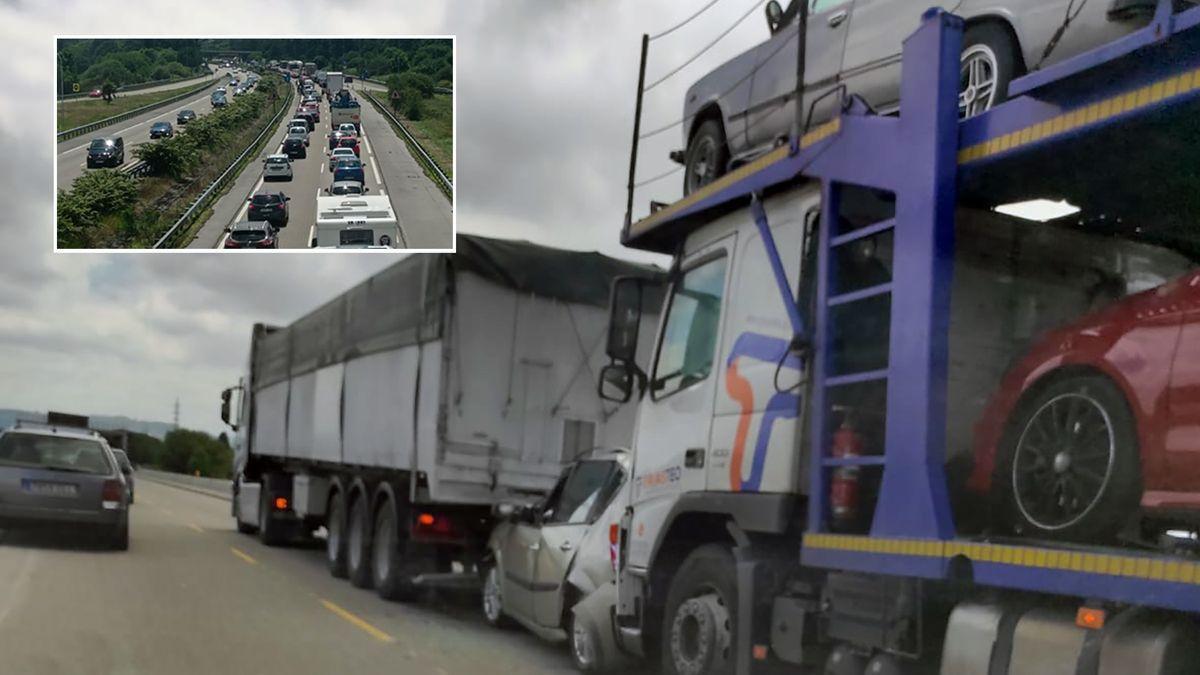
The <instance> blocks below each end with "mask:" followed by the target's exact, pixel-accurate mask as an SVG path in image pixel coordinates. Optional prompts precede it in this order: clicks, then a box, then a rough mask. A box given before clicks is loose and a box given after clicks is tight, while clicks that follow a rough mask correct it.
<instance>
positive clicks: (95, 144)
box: [92, 138, 110, 150]
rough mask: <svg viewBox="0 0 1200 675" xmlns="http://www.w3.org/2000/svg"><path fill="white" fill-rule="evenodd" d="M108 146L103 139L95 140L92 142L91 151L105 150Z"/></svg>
mask: <svg viewBox="0 0 1200 675" xmlns="http://www.w3.org/2000/svg"><path fill="white" fill-rule="evenodd" d="M109 145H110V144H109V142H108V141H106V140H104V139H103V138H97V139H96V140H94V141H92V149H93V150H95V149H101V148H106V147H108V146H109Z"/></svg>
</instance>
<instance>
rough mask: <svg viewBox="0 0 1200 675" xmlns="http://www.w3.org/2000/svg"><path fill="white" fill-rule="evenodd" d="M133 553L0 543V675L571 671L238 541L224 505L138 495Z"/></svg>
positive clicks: (18, 538)
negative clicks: (22, 674) (31, 674)
mask: <svg viewBox="0 0 1200 675" xmlns="http://www.w3.org/2000/svg"><path fill="white" fill-rule="evenodd" d="M131 508H132V512H131V528H130V538H131V541H130V548H129V550H128V551H126V552H111V551H101V550H95V549H92V548H89V547H87V546H85V545H83V544H81V543H78V542H75V541H72V540H71V539H65V538H51V537H48V536H47V535H45V534H27V533H18V532H7V533H3V535H2V536H0V579H3V582H0V655H3V657H2V659H0V664H2V665H0V671H3V672H5V673H33V674H36V675H53V674H57V673H83V672H87V673H121V674H134V673H205V674H207V673H322V674H325V673H362V674H368V673H385V672H386V673H429V674H431V675H447V674H452V673H468V674H470V675H486V674H488V673H503V674H505V675H512V674H514V673H569V672H574V671H573V669H572V668H571V663H570V658H569V657H568V655H567V653H566V651H565V649H566V648H565V647H564V646H563V645H551V644H547V643H544V642H542V641H540V640H538V639H537V638H535V637H533V636H532V635H529V634H527V633H525V632H523V631H520V630H497V629H493V628H491V627H489V626H488V625H487V624H485V623H484V622H483V619H482V618H481V616H480V611H479V609H478V608H477V604H476V601H475V599H473V598H469V597H461V596H460V597H443V596H440V595H439V596H432V597H430V598H426V599H425V600H424V601H422V602H418V603H413V604H399V603H390V602H386V601H384V600H380V599H379V598H378V597H377V596H376V595H375V594H374V593H373V592H372V591H365V590H360V589H357V588H354V587H353V586H351V585H350V584H349V583H347V582H346V581H344V580H339V579H335V578H333V577H331V576H330V575H329V573H328V572H327V571H326V570H325V564H324V552H323V550H322V549H320V548H314V547H308V548H267V547H265V546H263V545H261V544H260V543H259V542H258V540H257V539H256V538H254V537H250V536H247V535H241V534H238V533H237V532H236V531H235V530H234V529H233V519H232V518H231V517H230V515H229V502H228V501H226V500H223V499H218V498H215V497H210V496H207V495H203V494H197V493H195V492H191V491H187V490H182V489H178V488H174V487H168V486H165V485H162V484H159V483H154V482H151V481H149V480H139V481H138V483H137V503H135V504H134V505H133V506H132V507H131Z"/></svg>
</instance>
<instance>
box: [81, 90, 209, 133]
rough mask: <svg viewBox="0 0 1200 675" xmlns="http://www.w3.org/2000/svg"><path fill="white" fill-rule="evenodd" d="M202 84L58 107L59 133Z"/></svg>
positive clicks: (88, 100) (96, 99) (162, 99)
mask: <svg viewBox="0 0 1200 675" xmlns="http://www.w3.org/2000/svg"><path fill="white" fill-rule="evenodd" d="M199 86H200V84H199V83H196V82H193V83H192V84H190V85H186V86H183V87H179V88H176V89H168V90H166V91H156V92H151V93H148V94H126V95H124V96H119V97H117V98H115V99H113V100H112V101H105V100H103V99H99V98H89V99H87V100H86V101H76V102H74V103H70V104H59V106H58V131H59V132H60V133H61V132H63V131H66V130H67V129H74V128H75V127H81V126H83V125H85V124H91V123H92V122H99V121H100V120H102V119H105V118H108V117H113V116H115V115H120V114H121V113H126V112H129V111H130V110H134V109H137V108H141V107H143V106H148V105H151V104H153V103H158V102H159V101H164V100H166V99H168V98H171V97H172V96H179V95H180V94H182V93H184V92H187V91H191V90H192V89H195V88H197V87H199ZM167 121H168V122H170V123H172V124H174V123H175V120H174V119H173V118H172V119H169V120H167Z"/></svg>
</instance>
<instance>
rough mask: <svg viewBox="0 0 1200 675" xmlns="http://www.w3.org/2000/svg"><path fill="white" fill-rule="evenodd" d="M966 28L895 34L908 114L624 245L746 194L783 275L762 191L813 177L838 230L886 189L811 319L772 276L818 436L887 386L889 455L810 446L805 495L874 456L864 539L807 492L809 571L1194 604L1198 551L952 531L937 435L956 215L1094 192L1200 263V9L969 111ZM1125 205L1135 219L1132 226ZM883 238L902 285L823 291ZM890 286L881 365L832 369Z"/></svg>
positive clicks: (825, 273) (763, 169) (673, 243)
mask: <svg viewBox="0 0 1200 675" xmlns="http://www.w3.org/2000/svg"><path fill="white" fill-rule="evenodd" d="M962 31H963V28H962V22H961V20H959V19H957V18H956V17H954V16H953V15H950V14H946V13H944V12H942V11H941V10H930V11H929V12H927V13H926V14H925V17H924V21H923V24H922V26H921V28H920V29H919V30H918V31H917V32H916V33H915V34H913V35H912V36H911V37H910V38H909V39H908V40H907V41H906V42H905V45H904V52H903V79H902V85H901V92H902V93H901V106H900V112H899V114H898V115H897V116H881V115H876V114H873V113H871V112H870V111H869V110H867V109H866V108H865V106H861V105H855V104H854V102H853V101H851V102H850V103H849V104H848V105H846V106H844V107H843V112H842V114H841V115H840V116H839V117H837V118H835V119H833V120H832V121H830V122H828V123H826V124H823V125H821V126H818V127H816V128H813V129H810V130H808V131H807V133H804V134H803V135H802V136H800V137H798V138H797V137H793V138H792V139H791V141H790V142H789V143H788V144H786V145H783V146H781V147H778V148H777V149H775V150H773V151H771V152H769V153H767V154H765V155H763V156H761V157H760V158H758V159H757V160H754V161H751V162H749V163H747V164H745V165H743V166H741V167H740V168H737V169H735V170H733V171H731V172H730V173H728V174H726V175H725V176H723V177H721V178H719V179H717V180H716V181H714V182H712V183H710V184H708V185H707V186H705V187H703V188H701V189H698V190H696V191H695V192H693V193H692V194H690V195H689V196H687V197H685V198H684V199H682V200H680V201H678V202H675V203H673V204H670V205H665V206H661V207H660V208H657V210H655V211H654V212H653V213H651V214H650V215H649V216H647V217H645V218H643V219H641V220H637V221H633V222H627V223H626V225H625V226H624V229H623V231H622V242H623V243H624V244H625V245H626V246H630V247H633V248H639V249H644V250H649V251H657V252H663V253H669V252H674V251H676V250H678V245H679V242H680V241H681V239H682V238H683V237H685V236H686V235H687V234H688V233H689V232H691V231H692V230H694V229H695V228H697V227H699V226H701V225H704V224H706V223H708V222H711V221H712V220H713V219H714V218H715V217H716V216H717V215H720V214H725V213H729V212H731V211H733V210H735V209H738V208H743V207H745V206H747V205H748V204H749V205H751V206H752V208H753V212H754V217H755V219H756V221H757V222H758V226H759V231H760V232H761V233H762V234H763V235H764V236H763V240H764V244H765V245H766V246H767V247H768V256H769V257H770V258H771V260H772V262H773V263H774V266H775V268H776V269H775V273H776V276H777V277H778V276H780V275H782V274H783V268H782V266H781V265H780V264H779V259H780V258H779V255H778V251H777V250H773V249H774V246H775V244H774V241H773V239H772V238H771V236H770V229H769V227H768V226H767V220H768V217H769V214H766V213H764V212H763V209H762V208H761V204H762V202H761V197H762V196H764V195H767V194H770V193H772V192H774V191H779V190H782V189H784V188H786V187H787V186H790V185H795V184H796V183H797V181H804V180H807V181H817V182H819V183H820V185H821V188H822V195H823V200H822V202H823V204H822V220H821V222H823V223H835V222H837V218H836V215H837V204H838V200H839V198H840V195H841V188H842V187H843V186H859V187H866V188H872V189H878V190H884V191H888V192H891V193H894V194H895V202H896V207H895V216H894V218H889V219H886V220H883V221H880V222H878V223H874V224H872V225H869V226H864V227H861V228H860V229H857V230H853V231H850V232H837V231H835V228H828V227H823V228H822V231H821V233H820V239H821V241H820V250H819V254H818V257H819V262H818V274H819V279H818V282H817V284H818V285H817V296H816V297H817V299H816V303H815V304H816V308H815V311H814V316H813V317H812V319H811V321H812V322H813V325H812V326H806V325H805V323H806V322H807V321H806V319H804V318H803V317H802V316H801V314H802V312H800V311H796V306H797V305H798V304H799V303H798V301H797V298H796V295H795V293H794V291H790V290H788V284H787V282H786V279H784V280H783V281H782V283H780V284H779V287H780V290H781V297H780V300H781V301H782V302H784V303H785V304H788V305H789V307H788V309H789V312H788V314H789V317H790V318H791V319H792V322H793V328H794V330H795V333H796V335H797V336H798V337H799V338H802V339H803V340H804V341H805V342H807V343H808V344H811V345H812V346H813V347H814V352H813V353H814V354H816V355H817V356H816V357H815V358H814V359H813V360H812V364H811V369H812V370H811V375H810V376H811V377H812V378H813V380H812V381H813V382H814V385H813V389H812V393H811V396H812V399H811V401H810V402H809V405H810V406H811V408H812V410H814V411H817V412H816V413H814V415H813V419H812V424H811V427H812V428H811V432H810V433H811V441H812V442H811V444H810V447H813V448H826V447H827V442H826V441H827V439H828V438H829V434H830V428H829V427H830V424H829V420H828V417H829V415H828V413H827V412H826V411H827V406H826V399H825V392H826V390H827V389H830V388H833V387H837V386H844V385H847V384H852V383H861V382H868V381H881V382H885V383H886V386H887V391H888V396H887V403H886V421H885V424H886V434H885V438H886V442H885V444H884V445H885V447H884V452H883V453H882V454H881V455H878V456H863V457H853V458H833V457H830V456H828V454H826V453H825V452H820V451H818V452H813V453H812V457H811V462H812V464H811V470H810V472H809V475H810V480H811V481H812V485H811V489H810V491H809V494H810V495H825V494H827V486H828V480H829V473H830V472H831V471H832V470H834V469H835V468H837V467H840V466H851V465H853V466H877V467H880V468H881V469H882V482H881V485H880V488H879V495H878V502H877V504H876V506H875V513H874V519H873V521H872V524H871V527H870V531H869V533H864V534H843V533H834V532H831V531H830V530H829V527H828V525H827V520H828V519H827V517H826V516H827V514H826V510H827V509H828V505H827V504H825V503H824V502H823V500H822V499H821V498H817V497H814V498H811V503H810V504H809V507H808V528H807V534H806V535H805V537H804V542H803V545H802V546H803V548H802V560H803V562H804V563H805V564H806V565H810V566H814V567H826V568H835V569H842V570H858V571H863V572H874V573H880V574H893V575H902V576H909V577H919V578H927V579H951V578H957V579H970V580H974V581H975V582H976V583H979V584H982V585H990V586H996V587H1006V588H1014V589H1022V590H1028V591H1040V592H1053V593H1059V594H1068V595H1078V596H1082V597H1087V598H1096V599H1101V600H1111V601H1120V602H1130V603H1138V604H1142V605H1149V606H1158V607H1164V608H1172V609H1178V610H1183V611H1190V612H1198V611H1200V562H1197V561H1196V560H1195V559H1193V558H1181V557H1178V556H1176V555H1172V554H1169V553H1161V552H1158V551H1155V550H1152V549H1146V550H1138V549H1132V548H1111V547H1099V546H1079V545H1065V544H1060V543H1050V542H1044V541H1037V540H1031V539H1022V540H1012V539H997V538H994V537H982V536H977V537H966V536H963V535H960V534H959V533H958V532H957V531H956V529H955V525H954V518H953V513H952V511H951V507H950V500H949V497H948V490H947V484H946V477H945V472H944V467H943V464H942V458H943V456H944V449H945V448H944V446H945V439H944V433H943V431H942V430H944V429H945V425H946V405H945V380H946V372H947V367H948V365H947V350H948V346H947V338H946V334H947V325H948V322H949V318H948V314H949V304H950V301H949V290H948V289H949V287H950V283H949V282H950V278H951V276H950V275H951V274H952V272H953V270H952V265H951V264H949V262H948V259H949V258H950V257H952V255H953V251H954V217H955V209H956V207H959V206H970V207H979V208H991V207H994V206H997V205H1000V204H1005V203H1008V202H1012V201H1014V200H1017V199H1027V198H1029V197H1030V196H1031V195H1036V196H1046V195H1055V196H1059V197H1062V198H1066V199H1069V200H1071V201H1072V202H1075V203H1080V202H1083V203H1086V204H1087V207H1088V209H1090V210H1091V211H1090V214H1089V215H1090V216H1092V217H1093V218H1094V221H1093V222H1094V223H1097V225H1096V227H1104V228H1108V230H1109V231H1111V232H1112V233H1113V234H1119V235H1121V236H1128V237H1131V238H1137V239H1139V240H1143V241H1148V242H1152V243H1158V244H1162V245H1165V246H1170V247H1172V248H1175V249H1177V250H1180V251H1183V252H1184V253H1185V254H1187V255H1188V256H1189V257H1191V258H1192V259H1193V260H1195V259H1200V222H1197V221H1196V220H1195V216H1196V215H1197V214H1198V213H1200V200H1197V198H1196V197H1195V195H1197V194H1200V190H1197V187H1198V186H1197V181H1198V180H1200V172H1198V171H1197V169H1196V167H1197V166H1198V162H1197V160H1200V122H1198V120H1200V115H1198V113H1200V8H1190V9H1184V10H1182V11H1176V8H1175V7H1174V4H1173V3H1172V2H1171V0H1162V1H1161V2H1159V3H1158V7H1157V10H1156V12H1155V14H1154V17H1153V19H1152V20H1151V21H1150V23H1149V24H1148V25H1147V26H1146V27H1145V28H1143V29H1141V30H1139V31H1137V32H1135V33H1133V34H1131V35H1129V36H1127V37H1125V38H1122V39H1120V40H1118V41H1116V42H1114V43H1111V44H1108V45H1105V46H1103V47H1101V48H1098V49H1095V50H1093V51H1091V52H1088V53H1085V54H1082V55H1080V56H1077V57H1074V58H1072V59H1070V60H1067V61H1065V62H1062V63H1059V64H1057V65H1055V66H1053V67H1049V68H1046V69H1044V70H1039V71H1035V72H1032V73H1030V74H1028V75H1025V76H1024V77H1022V78H1019V79H1017V80H1014V81H1013V82H1012V84H1011V87H1010V91H1009V94H1010V99H1009V100H1008V101H1006V102H1004V103H1002V104H1000V105H998V106H996V107H995V108H993V109H991V110H989V111H987V112H985V113H983V114H980V115H979V116H977V117H973V118H969V119H966V120H960V119H959V117H958V109H957V105H956V103H957V94H958V84H959V54H960V51H961V44H962ZM1123 214H1137V216H1138V218H1137V219H1136V225H1135V224H1133V223H1134V222H1135V219H1131V218H1125V217H1123ZM1100 223H1103V224H1102V225H1101V224H1100ZM1135 228H1136V230H1135ZM889 230H890V231H892V232H893V235H894V236H895V250H896V252H897V255H896V258H895V263H894V264H895V267H894V271H893V278H892V280H891V282H890V283H887V284H882V285H880V286H878V287H875V288H869V289H865V290H860V291H857V292H856V293H854V294H843V295H842V296H837V295H835V294H834V293H833V292H832V291H831V285H830V284H829V283H828V278H829V274H830V265H831V262H830V258H831V255H830V251H832V250H834V249H836V248H837V247H839V246H843V245H846V244H848V243H849V242H852V241H855V240H857V239H860V238H863V237H868V236H871V235H873V234H878V233H880V232H884V231H889ZM1126 230H1128V231H1126ZM880 294H889V295H890V296H891V303H892V305H891V307H892V310H891V313H892V319H891V321H892V328H893V330H892V332H891V338H890V353H891V359H890V362H889V365H888V366H887V367H886V368H885V369H883V370H880V371H872V372H864V373H853V374H838V375H834V374H832V373H827V372H826V371H827V369H828V365H829V364H828V363H827V362H826V360H827V358H828V357H827V356H822V355H821V351H822V350H821V347H822V345H823V344H824V343H825V342H826V338H827V337H828V335H829V333H828V331H829V330H830V316H829V314H830V312H829V307H831V306H832V305H834V304H845V303H849V302H855V301H857V300H859V299H862V298H865V297H870V296H872V295H880ZM851 295H853V296H854V297H850V296H851ZM897 321H903V328H904V329H903V330H900V327H899V326H898V324H897Z"/></svg>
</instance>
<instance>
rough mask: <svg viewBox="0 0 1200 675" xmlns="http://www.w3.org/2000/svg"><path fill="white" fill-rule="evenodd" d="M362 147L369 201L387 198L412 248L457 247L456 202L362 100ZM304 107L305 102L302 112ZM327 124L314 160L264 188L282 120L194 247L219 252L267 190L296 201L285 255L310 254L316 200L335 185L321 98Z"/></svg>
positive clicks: (295, 164) (284, 235) (313, 138)
mask: <svg viewBox="0 0 1200 675" xmlns="http://www.w3.org/2000/svg"><path fill="white" fill-rule="evenodd" d="M361 103H362V108H361V112H360V114H361V124H362V139H363V141H362V143H361V145H360V158H361V159H362V161H363V163H364V165H365V173H366V188H367V196H376V195H381V196H386V197H388V198H389V200H390V201H391V204H392V209H393V211H394V212H395V214H396V217H397V219H398V220H399V222H400V228H401V232H402V234H403V239H404V242H403V243H404V246H405V247H407V248H426V249H429V248H432V249H448V248H450V247H452V246H453V245H454V241H453V223H454V221H453V212H452V208H451V204H450V200H449V199H447V198H446V196H445V195H444V194H442V192H441V191H440V190H439V189H438V188H437V186H436V185H435V184H434V183H433V181H431V180H430V179H429V178H428V177H427V176H426V175H425V173H424V172H423V171H422V169H421V167H420V165H419V164H417V161H416V160H415V159H413V157H412V155H411V154H410V153H409V152H408V148H407V147H406V146H405V145H404V142H403V141H402V140H401V139H400V138H399V137H398V136H397V135H396V132H395V131H393V130H392V127H391V126H390V125H389V124H388V123H387V120H386V119H385V118H384V117H383V115H382V114H381V113H379V112H378V111H377V110H375V108H374V107H373V106H371V104H370V103H369V102H367V101H365V100H364V101H361ZM298 106H299V99H297V101H296V107H298ZM320 114H321V120H320V122H318V123H317V125H316V128H314V129H313V131H311V132H310V133H309V138H310V142H309V147H308V156H307V157H306V158H303V159H300V158H297V159H295V160H293V161H292V173H293V177H292V179H291V180H290V181H289V180H283V181H278V180H272V181H271V182H269V183H265V184H264V182H263V177H262V160H263V159H265V158H266V157H267V155H270V154H275V153H278V152H280V151H281V148H282V145H283V139H284V137H285V136H286V135H287V128H286V126H287V122H288V121H289V120H290V119H291V116H290V115H289V116H287V117H286V118H285V119H281V120H280V122H279V125H278V127H277V128H276V129H275V131H274V134H273V136H272V138H271V140H270V142H269V143H268V144H267V145H266V147H265V148H264V149H263V150H262V151H261V152H260V153H259V155H258V157H257V158H256V159H255V161H253V162H251V163H250V164H248V165H247V168H246V170H245V171H243V174H242V176H240V177H239V178H238V180H237V181H236V182H235V184H234V185H233V187H232V188H230V190H229V193H228V194H227V195H226V196H225V197H223V198H222V199H220V200H218V202H217V203H216V204H215V205H214V206H213V208H212V215H211V216H210V217H209V219H208V221H207V222H206V223H205V224H204V225H203V226H202V227H201V228H200V229H199V230H198V233H197V235H196V237H195V239H194V240H193V241H192V242H191V243H190V244H189V248H213V247H216V248H220V247H222V246H223V245H224V240H225V228H226V227H227V226H229V225H231V224H233V223H237V222H242V221H244V220H245V219H246V211H247V209H248V201H247V200H248V199H249V198H250V196H251V195H253V194H255V193H257V192H259V191H260V190H268V191H271V192H283V193H284V194H286V195H287V196H289V197H291V201H290V202H289V205H288V208H289V215H288V223H289V224H288V227H286V228H283V229H282V231H281V232H280V236H279V245H280V248H307V247H309V245H310V243H311V241H312V235H313V228H314V227H315V225H316V218H317V197H319V196H322V190H324V189H325V188H328V187H329V185H330V183H332V175H331V174H330V171H329V161H328V157H327V156H326V154H325V152H326V150H327V149H328V147H329V145H328V139H327V135H328V134H329V133H330V132H331V131H332V127H331V126H330V113H329V103H328V102H327V101H325V100H323V99H322V101H321V104H320Z"/></svg>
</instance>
